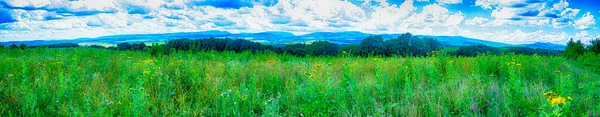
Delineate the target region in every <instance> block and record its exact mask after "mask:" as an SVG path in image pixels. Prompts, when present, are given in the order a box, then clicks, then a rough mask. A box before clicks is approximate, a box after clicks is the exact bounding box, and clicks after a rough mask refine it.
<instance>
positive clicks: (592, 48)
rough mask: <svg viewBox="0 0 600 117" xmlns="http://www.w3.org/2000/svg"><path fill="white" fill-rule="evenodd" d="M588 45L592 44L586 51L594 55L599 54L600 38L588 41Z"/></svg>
mask: <svg viewBox="0 0 600 117" xmlns="http://www.w3.org/2000/svg"><path fill="white" fill-rule="evenodd" d="M590 43H592V44H591V45H589V46H588V47H587V48H588V50H590V51H592V52H594V53H596V54H600V38H597V39H594V40H592V41H590Z"/></svg>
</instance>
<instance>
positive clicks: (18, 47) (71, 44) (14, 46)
mask: <svg viewBox="0 0 600 117" xmlns="http://www.w3.org/2000/svg"><path fill="white" fill-rule="evenodd" d="M77 47H79V45H78V44H74V43H59V44H48V45H36V46H27V45H25V44H19V45H17V44H11V45H9V46H8V48H9V49H21V50H23V49H27V48H77ZM0 48H4V45H0Z"/></svg>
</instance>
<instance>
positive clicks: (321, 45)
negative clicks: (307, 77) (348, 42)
mask: <svg viewBox="0 0 600 117" xmlns="http://www.w3.org/2000/svg"><path fill="white" fill-rule="evenodd" d="M308 53H309V54H310V55H313V56H336V55H337V54H338V46H337V44H334V43H330V42H329V41H316V42H313V43H312V44H310V46H309V47H308Z"/></svg>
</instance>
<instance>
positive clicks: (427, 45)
mask: <svg viewBox="0 0 600 117" xmlns="http://www.w3.org/2000/svg"><path fill="white" fill-rule="evenodd" d="M116 49H118V50H133V51H141V50H147V51H150V53H152V54H153V55H157V54H170V53H173V52H180V51H192V52H197V51H218V52H221V51H234V52H243V51H249V52H253V53H255V52H267V51H269V52H274V53H278V54H290V55H295V56H301V57H303V56H338V55H353V56H394V55H397V56H427V53H429V52H431V51H434V50H438V49H441V43H440V42H438V41H437V40H435V39H432V38H420V37H417V36H412V35H411V34H410V33H406V34H403V35H401V36H399V37H398V38H394V39H389V40H385V41H384V39H383V38H382V37H381V36H369V37H366V38H365V39H363V40H362V41H361V43H360V44H359V45H347V46H343V47H340V46H339V45H337V44H335V43H331V42H329V41H315V42H312V43H310V44H304V43H295V44H287V45H284V46H279V47H276V46H273V45H264V44H261V43H258V42H252V41H249V40H244V39H229V38H224V39H220V38H206V39H197V40H190V39H175V40H169V41H168V42H166V43H165V44H153V45H152V46H147V45H145V44H144V43H138V44H130V43H120V44H117V48H116Z"/></svg>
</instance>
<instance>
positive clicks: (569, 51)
mask: <svg viewBox="0 0 600 117" xmlns="http://www.w3.org/2000/svg"><path fill="white" fill-rule="evenodd" d="M584 52H585V48H584V46H583V44H582V43H581V41H580V40H578V41H577V42H575V41H573V39H571V40H569V42H568V43H567V48H566V49H565V52H564V56H565V57H566V58H567V59H577V58H579V56H581V55H582V54H583V53H584Z"/></svg>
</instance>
